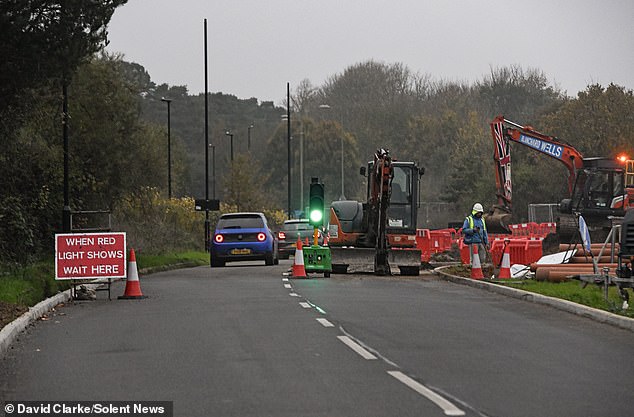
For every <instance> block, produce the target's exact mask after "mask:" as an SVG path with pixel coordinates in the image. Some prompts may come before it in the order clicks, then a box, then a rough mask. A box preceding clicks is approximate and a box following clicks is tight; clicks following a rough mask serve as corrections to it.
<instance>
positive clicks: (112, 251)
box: [55, 232, 127, 280]
mask: <svg viewBox="0 0 634 417" xmlns="http://www.w3.org/2000/svg"><path fill="white" fill-rule="evenodd" d="M126 265H127V264H126V241H125V232H114V233H68V234H66V233H64V234H56V235H55V279H57V280H64V279H93V278H125V277H126V273H127V270H126Z"/></svg>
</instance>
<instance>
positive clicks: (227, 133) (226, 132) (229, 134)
mask: <svg viewBox="0 0 634 417" xmlns="http://www.w3.org/2000/svg"><path fill="white" fill-rule="evenodd" d="M225 136H229V137H230V138H231V162H232V163H233V133H231V131H230V130H225Z"/></svg>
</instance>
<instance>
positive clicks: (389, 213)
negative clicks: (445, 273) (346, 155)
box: [328, 149, 424, 275]
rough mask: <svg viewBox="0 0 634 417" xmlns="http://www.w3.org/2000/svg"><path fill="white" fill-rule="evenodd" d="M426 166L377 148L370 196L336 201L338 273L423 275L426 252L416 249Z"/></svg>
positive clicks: (332, 224) (333, 225) (333, 233)
mask: <svg viewBox="0 0 634 417" xmlns="http://www.w3.org/2000/svg"><path fill="white" fill-rule="evenodd" d="M366 172H367V174H366ZM423 173H424V169H422V168H419V167H418V166H417V165H416V164H415V163H414V162H403V161H396V160H394V159H393V158H392V156H391V155H390V153H389V151H388V150H386V149H378V150H377V151H376V152H375V154H374V160H373V161H370V162H369V163H368V167H367V171H366V168H365V167H362V168H361V174H362V175H364V176H366V175H367V178H368V189H367V201H366V202H365V203H364V202H359V201H352V200H343V201H333V202H332V204H331V207H330V221H329V226H328V232H329V236H330V239H329V242H328V245H329V246H330V252H331V257H332V271H333V273H346V272H374V273H375V274H377V275H390V274H391V273H392V270H391V268H390V265H392V266H394V267H398V269H399V271H400V274H401V275H418V274H419V271H420V264H421V261H420V257H421V251H420V249H418V248H416V217H417V208H418V183H419V179H420V176H421V175H423Z"/></svg>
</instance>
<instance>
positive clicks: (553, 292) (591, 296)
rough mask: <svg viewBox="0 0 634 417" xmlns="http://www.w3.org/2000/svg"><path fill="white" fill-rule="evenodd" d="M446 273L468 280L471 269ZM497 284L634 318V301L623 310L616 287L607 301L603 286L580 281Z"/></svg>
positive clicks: (488, 273) (458, 268)
mask: <svg viewBox="0 0 634 417" xmlns="http://www.w3.org/2000/svg"><path fill="white" fill-rule="evenodd" d="M445 272H447V273H448V274H452V275H457V276H461V277H466V278H468V277H469V274H470V272H471V269H470V268H469V267H467V266H464V265H457V266H452V267H450V268H447V269H445ZM484 276H485V277H486V276H491V271H486V270H485V271H484ZM495 283H496V284H499V285H504V286H507V287H513V288H517V289H520V290H524V291H529V292H534V293H537V294H542V295H546V296H548V297H554V298H559V299H562V300H568V301H572V302H574V303H577V304H582V305H585V306H588V307H592V308H596V309H599V310H603V311H609V312H610V313H615V314H618V315H621V316H626V317H632V318H634V306H633V305H632V304H634V301H632V300H630V307H629V308H628V309H627V310H623V309H622V308H621V307H622V305H623V300H622V299H621V297H620V296H619V292H618V290H617V288H616V287H615V286H610V287H609V288H608V299H607V300H606V299H605V297H604V290H603V286H602V285H594V284H588V285H587V286H585V287H583V286H582V285H581V282H580V281H566V282H548V281H536V280H534V279H526V280H521V281H515V280H513V281H509V282H504V281H495ZM631 294H632V292H631V291H630V295H631Z"/></svg>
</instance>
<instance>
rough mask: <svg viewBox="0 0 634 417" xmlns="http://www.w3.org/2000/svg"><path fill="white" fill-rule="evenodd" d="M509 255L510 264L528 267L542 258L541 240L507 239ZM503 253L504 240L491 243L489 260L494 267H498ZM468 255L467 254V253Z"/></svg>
mask: <svg viewBox="0 0 634 417" xmlns="http://www.w3.org/2000/svg"><path fill="white" fill-rule="evenodd" d="M508 242H509V243H508V245H509V254H510V258H511V264H523V265H528V264H530V263H532V262H536V261H538V260H539V259H540V258H541V257H542V241H541V239H530V238H529V239H517V238H514V239H509V241H508ZM503 252H504V240H494V241H493V242H491V258H492V260H493V263H494V264H495V265H499V264H500V261H501V259H502V255H503ZM467 255H468V252H467Z"/></svg>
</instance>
